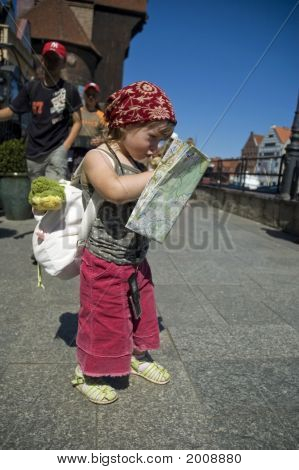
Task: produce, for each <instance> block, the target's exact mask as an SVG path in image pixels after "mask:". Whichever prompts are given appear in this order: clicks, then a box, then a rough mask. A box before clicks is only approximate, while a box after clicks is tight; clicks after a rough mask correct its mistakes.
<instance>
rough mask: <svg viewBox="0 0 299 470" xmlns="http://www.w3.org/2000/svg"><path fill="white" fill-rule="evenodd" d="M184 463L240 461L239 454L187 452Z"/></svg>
mask: <svg viewBox="0 0 299 470" xmlns="http://www.w3.org/2000/svg"><path fill="white" fill-rule="evenodd" d="M186 463H241V454H187V460H186Z"/></svg>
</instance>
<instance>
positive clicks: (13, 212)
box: [0, 173, 32, 220]
mask: <svg viewBox="0 0 299 470" xmlns="http://www.w3.org/2000/svg"><path fill="white" fill-rule="evenodd" d="M29 191H30V180H29V178H28V176H27V174H26V173H9V174H6V175H2V176H1V178H0V199H1V202H2V207H3V210H4V214H5V217H6V218H7V219H9V220H24V219H30V218H31V217H32V208H31V205H30V204H29V202H28V194H29Z"/></svg>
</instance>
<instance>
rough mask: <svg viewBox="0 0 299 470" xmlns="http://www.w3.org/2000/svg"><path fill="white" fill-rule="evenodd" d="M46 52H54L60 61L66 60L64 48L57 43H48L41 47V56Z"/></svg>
mask: <svg viewBox="0 0 299 470" xmlns="http://www.w3.org/2000/svg"><path fill="white" fill-rule="evenodd" d="M48 52H55V54H57V55H58V56H59V57H60V58H61V59H66V48H65V47H64V46H63V45H62V44H60V42H57V41H49V42H46V44H45V45H44V47H43V50H42V55H45V54H47V53H48Z"/></svg>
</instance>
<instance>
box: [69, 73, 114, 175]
mask: <svg viewBox="0 0 299 470" xmlns="http://www.w3.org/2000/svg"><path fill="white" fill-rule="evenodd" d="M99 93H100V87H99V85H98V84H97V83H94V82H90V83H87V84H86V85H85V87H84V106H83V107H82V108H81V117H82V127H81V129H80V132H79V134H78V136H77V138H76V140H75V142H74V145H73V148H72V153H73V155H72V157H73V162H72V171H75V170H76V168H77V166H78V165H79V164H80V162H81V160H82V159H83V157H84V156H85V154H86V153H87V152H88V150H90V149H92V148H94V147H96V146H97V145H99V144H100V143H101V142H102V138H103V136H104V133H105V130H106V129H107V125H106V121H105V118H104V113H103V111H101V110H100V107H99V97H100V96H99Z"/></svg>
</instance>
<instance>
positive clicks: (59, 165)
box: [46, 145, 67, 180]
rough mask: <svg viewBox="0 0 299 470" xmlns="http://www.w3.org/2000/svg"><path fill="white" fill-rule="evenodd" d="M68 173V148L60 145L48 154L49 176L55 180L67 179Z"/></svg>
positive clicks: (47, 173) (47, 171)
mask: <svg viewBox="0 0 299 470" xmlns="http://www.w3.org/2000/svg"><path fill="white" fill-rule="evenodd" d="M66 175H67V150H66V149H65V147H64V146H63V145H60V147H58V148H57V149H55V150H53V152H51V153H49V154H48V165H47V168H46V176H47V178H52V179H54V180H60V179H66Z"/></svg>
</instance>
